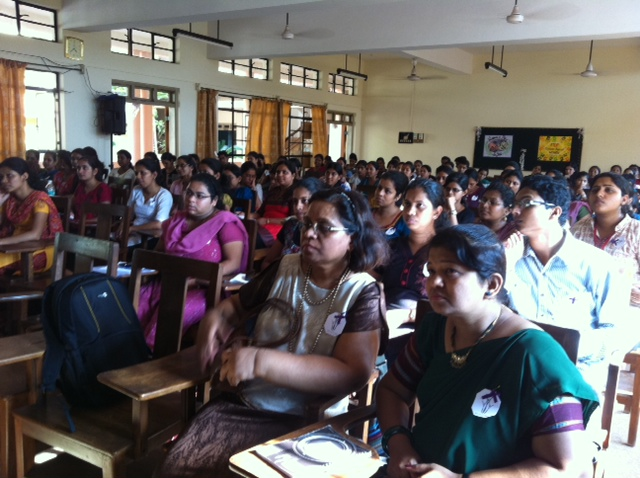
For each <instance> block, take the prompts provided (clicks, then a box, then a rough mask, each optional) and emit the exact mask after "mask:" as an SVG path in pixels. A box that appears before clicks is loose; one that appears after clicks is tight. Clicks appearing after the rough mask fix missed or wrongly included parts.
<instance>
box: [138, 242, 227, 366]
mask: <svg viewBox="0 0 640 478" xmlns="http://www.w3.org/2000/svg"><path fill="white" fill-rule="evenodd" d="M143 268H145V269H153V270H156V271H158V274H159V278H158V280H160V288H161V295H160V302H159V304H158V326H157V329H156V339H155V344H154V349H153V354H154V357H156V358H158V357H164V356H165V355H169V354H172V353H175V352H178V351H179V350H180V343H181V341H182V322H183V318H184V308H185V302H186V297H187V287H188V285H189V279H191V278H194V279H198V280H205V281H208V282H209V285H208V287H207V291H206V302H207V308H209V307H213V306H214V305H216V304H217V303H218V301H219V300H220V292H221V290H222V268H221V267H220V264H218V263H213V262H205V261H200V260H197V259H189V258H186V257H180V256H172V255H169V254H164V253H161V252H155V251H147V250H144V249H136V250H135V251H134V253H133V262H132V264H131V279H130V280H129V293H130V295H131V298H132V300H133V306H134V307H135V308H136V309H137V308H138V303H139V301H140V287H141V284H142V269H143Z"/></svg>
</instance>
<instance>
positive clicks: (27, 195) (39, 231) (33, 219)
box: [0, 158, 63, 275]
mask: <svg viewBox="0 0 640 478" xmlns="http://www.w3.org/2000/svg"><path fill="white" fill-rule="evenodd" d="M0 191H1V192H2V194H1V195H0V245H7V244H19V243H21V242H24V241H35V240H40V239H53V238H55V236H56V233H58V232H63V229H62V221H61V220H60V214H58V210H57V209H56V206H55V205H54V204H53V201H52V200H51V198H50V197H49V195H48V194H47V193H46V192H44V184H42V181H40V179H39V178H38V174H37V172H35V171H33V169H31V168H30V167H29V165H28V164H27V162H26V161H25V160H24V159H22V158H7V159H5V160H4V161H3V162H2V163H0ZM52 264H53V246H51V247H47V248H45V249H42V250H39V251H36V252H35V253H34V254H33V268H34V271H36V272H42V271H45V270H47V269H49V268H51V265H52ZM19 269H20V254H17V253H16V254H1V253H0V274H7V275H8V274H12V273H14V272H16V271H17V270H19Z"/></svg>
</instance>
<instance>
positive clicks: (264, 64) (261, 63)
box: [253, 58, 269, 70]
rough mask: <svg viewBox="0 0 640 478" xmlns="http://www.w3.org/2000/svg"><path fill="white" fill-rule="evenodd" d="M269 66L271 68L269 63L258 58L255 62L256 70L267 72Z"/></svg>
mask: <svg viewBox="0 0 640 478" xmlns="http://www.w3.org/2000/svg"><path fill="white" fill-rule="evenodd" d="M268 66H269V64H268V61H267V60H265V59H264V58H256V59H255V60H253V67H254V68H260V69H262V70H266V69H267V68H268Z"/></svg>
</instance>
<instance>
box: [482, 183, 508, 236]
mask: <svg viewBox="0 0 640 478" xmlns="http://www.w3.org/2000/svg"><path fill="white" fill-rule="evenodd" d="M515 200H516V195H515V194H513V190H512V189H511V188H510V187H508V186H505V185H504V184H503V183H502V182H500V181H494V182H492V183H491V184H490V185H489V187H488V188H487V189H486V190H485V192H484V194H483V196H482V198H481V199H480V207H479V208H478V220H477V221H476V222H477V223H478V224H482V225H483V226H487V227H488V228H489V229H491V230H492V231H493V232H495V234H496V235H497V236H498V240H499V241H500V242H502V241H506V240H507V238H508V237H509V236H510V235H511V234H513V233H514V232H515V231H516V230H517V227H516V224H515V222H514V221H513V220H512V219H511V210H512V209H513V204H514V202H515Z"/></svg>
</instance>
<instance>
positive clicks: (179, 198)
mask: <svg viewBox="0 0 640 478" xmlns="http://www.w3.org/2000/svg"><path fill="white" fill-rule="evenodd" d="M171 197H173V206H172V207H171V215H172V216H173V214H174V213H175V212H176V211H184V195H182V194H172V195H171Z"/></svg>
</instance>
